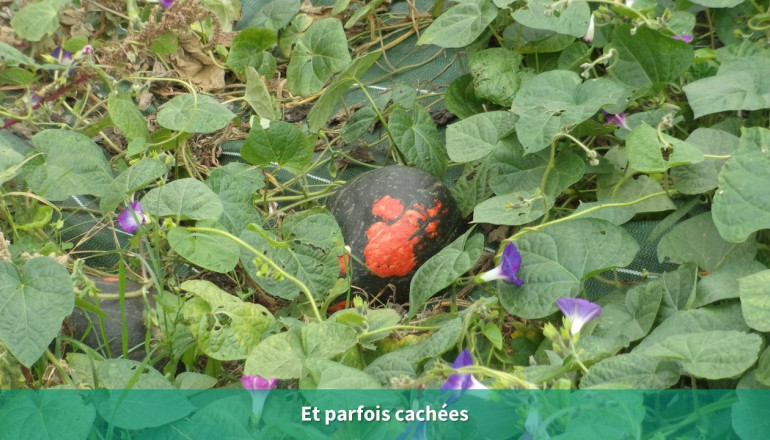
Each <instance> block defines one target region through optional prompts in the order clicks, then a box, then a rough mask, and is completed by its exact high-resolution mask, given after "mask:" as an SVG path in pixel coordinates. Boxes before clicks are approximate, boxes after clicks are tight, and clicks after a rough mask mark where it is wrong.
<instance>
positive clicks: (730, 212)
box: [712, 127, 770, 243]
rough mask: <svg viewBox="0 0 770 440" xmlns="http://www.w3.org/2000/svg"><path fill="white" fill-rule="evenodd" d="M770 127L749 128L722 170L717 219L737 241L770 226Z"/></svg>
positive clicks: (715, 210) (727, 237)
mask: <svg viewBox="0 0 770 440" xmlns="http://www.w3.org/2000/svg"><path fill="white" fill-rule="evenodd" d="M769 145H770V131H769V130H767V129H764V128H757V127H752V128H747V129H745V130H744V131H743V135H742V136H741V139H740V143H739V146H738V149H737V150H735V153H733V156H732V157H731V158H730V159H728V161H727V162H725V164H724V166H723V167H722V171H720V173H719V179H718V184H719V189H717V192H716V194H715V195H714V203H713V205H712V212H713V215H714V223H715V224H716V226H717V229H719V233H720V234H721V235H722V237H723V238H724V239H725V240H727V241H730V242H734V243H738V242H741V241H744V240H746V239H747V238H748V237H749V235H751V233H752V232H754V231H758V230H760V229H765V228H768V227H770V198H768V197H767V193H766V191H765V188H770V174H768V173H767V170H768V168H770V147H768V146H769Z"/></svg>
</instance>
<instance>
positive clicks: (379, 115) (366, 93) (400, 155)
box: [355, 78, 407, 164]
mask: <svg viewBox="0 0 770 440" xmlns="http://www.w3.org/2000/svg"><path fill="white" fill-rule="evenodd" d="M355 80H356V83H357V84H359V86H360V87H359V89H360V90H361V91H362V92H363V93H364V96H366V100H367V101H369V105H371V106H372V110H374V113H375V114H376V115H377V119H378V120H379V121H380V124H382V127H383V128H384V129H385V133H387V134H388V139H390V144H391V145H392V146H393V150H394V151H395V152H396V154H397V155H398V158H399V160H401V163H403V164H406V162H407V161H406V156H404V153H402V152H401V150H400V149H399V148H398V145H396V140H395V138H393V134H392V133H391V132H390V127H389V126H388V123H387V121H385V117H384V116H383V115H382V112H380V109H379V108H378V107H377V104H376V103H375V102H374V99H373V98H372V95H370V94H369V91H367V90H366V87H365V86H363V85H361V81H359V80H358V78H355Z"/></svg>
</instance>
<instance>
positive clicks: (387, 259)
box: [364, 196, 441, 278]
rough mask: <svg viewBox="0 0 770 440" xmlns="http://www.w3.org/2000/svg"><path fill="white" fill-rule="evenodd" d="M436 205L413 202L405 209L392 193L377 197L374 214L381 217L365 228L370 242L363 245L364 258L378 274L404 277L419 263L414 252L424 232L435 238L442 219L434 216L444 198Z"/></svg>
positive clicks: (436, 202)
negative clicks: (391, 195)
mask: <svg viewBox="0 0 770 440" xmlns="http://www.w3.org/2000/svg"><path fill="white" fill-rule="evenodd" d="M434 203H435V206H433V207H432V208H429V209H425V206H423V205H420V204H417V203H415V204H413V205H412V206H411V208H409V209H406V210H405V209H404V208H403V205H402V204H401V202H400V201H399V200H397V199H394V198H392V197H390V196H385V197H383V198H381V199H378V200H376V201H375V203H374V206H373V207H372V214H373V215H374V216H375V217H379V218H381V219H382V220H383V221H378V222H375V223H374V224H372V225H371V226H370V227H369V229H367V230H366V237H367V239H368V243H367V245H366V247H365V248H364V262H365V263H366V266H367V267H368V268H369V269H370V270H371V271H372V272H373V273H374V274H375V275H377V276H379V277H382V278H386V277H394V276H395V277H402V276H405V275H406V274H408V273H409V272H411V271H412V270H413V269H414V268H415V266H416V265H417V258H416V257H415V255H414V251H415V249H416V248H417V247H418V245H419V244H420V239H421V238H422V237H423V236H424V235H425V236H428V237H430V238H434V237H435V236H436V234H437V231H436V228H437V226H438V224H439V222H440V220H435V219H433V218H434V217H435V216H436V215H437V214H438V213H439V211H440V209H441V202H439V201H438V200H434Z"/></svg>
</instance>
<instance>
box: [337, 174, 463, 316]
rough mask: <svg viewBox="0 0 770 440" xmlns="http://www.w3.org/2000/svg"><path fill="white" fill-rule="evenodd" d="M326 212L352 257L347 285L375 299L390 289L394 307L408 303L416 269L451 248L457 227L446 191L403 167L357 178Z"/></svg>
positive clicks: (455, 212)
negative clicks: (383, 290) (443, 250)
mask: <svg viewBox="0 0 770 440" xmlns="http://www.w3.org/2000/svg"><path fill="white" fill-rule="evenodd" d="M328 207H329V210H330V211H331V213H332V215H334V218H335V219H336V220H337V223H338V224H339V226H340V229H341V230H342V235H343V237H344V239H345V244H347V245H348V246H350V249H351V251H352V254H353V255H354V256H355V257H356V258H354V261H353V265H352V266H353V285H354V286H357V287H360V288H362V289H364V290H365V291H366V292H367V293H369V294H370V295H376V294H377V293H378V292H379V291H380V290H381V289H383V288H384V287H385V286H387V285H388V284H392V285H394V286H395V288H396V297H395V299H396V301H397V302H399V303H404V302H406V301H408V300H409V283H410V282H411V279H412V276H414V273H415V272H416V271H417V269H418V268H419V267H420V266H421V265H422V264H423V263H424V262H425V261H427V260H428V259H429V258H430V257H432V256H433V255H435V254H436V253H437V252H438V251H440V250H441V249H443V248H444V247H445V246H447V245H448V244H449V243H451V242H452V241H453V240H454V239H455V238H456V237H457V234H458V232H459V230H460V228H461V226H462V218H461V215H460V211H459V210H458V209H457V204H456V203H455V200H454V198H453V197H452V194H451V193H450V192H449V189H447V187H446V186H445V185H444V184H443V183H442V182H440V181H439V180H437V179H436V178H435V177H433V176H432V175H430V174H428V173H426V172H425V171H422V170H420V169H418V168H414V167H410V166H403V165H391V166H387V167H383V168H380V169H377V170H372V171H367V172H365V173H362V174H360V175H358V176H357V177H355V178H354V179H352V180H350V181H348V182H347V183H346V184H345V185H343V186H342V188H340V190H339V191H338V192H337V194H336V196H335V197H334V199H333V200H332V202H331V203H330V204H329V205H328ZM356 259H357V260H358V261H355V260H356ZM359 261H361V262H364V263H365V264H366V267H364V266H363V265H361V264H360V262H359ZM386 294H387V293H386ZM382 299H385V298H382Z"/></svg>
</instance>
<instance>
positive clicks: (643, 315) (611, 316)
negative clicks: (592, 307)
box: [591, 280, 664, 347]
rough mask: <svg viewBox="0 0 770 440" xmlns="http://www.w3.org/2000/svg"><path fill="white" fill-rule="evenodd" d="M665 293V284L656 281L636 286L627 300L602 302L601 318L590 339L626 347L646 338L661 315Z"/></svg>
mask: <svg viewBox="0 0 770 440" xmlns="http://www.w3.org/2000/svg"><path fill="white" fill-rule="evenodd" d="M663 290H664V289H663V282H662V281H661V280H655V281H652V282H648V283H645V284H640V285H638V286H635V287H634V288H632V289H631V290H629V291H628V293H626V295H625V296H621V295H619V296H617V297H615V296H614V295H609V296H606V297H602V298H600V299H599V300H598V301H599V303H600V304H601V305H602V306H603V309H602V314H601V315H599V318H597V319H596V324H595V327H594V329H593V331H592V332H591V335H594V336H601V337H607V338H616V339H617V340H618V341H619V342H620V344H622V346H623V347H628V346H629V344H630V343H631V342H633V341H637V340H639V339H641V338H643V337H645V336H647V333H649V332H650V329H651V328H652V324H653V323H654V322H655V318H656V316H657V315H658V309H659V308H660V304H661V299H662V297H663Z"/></svg>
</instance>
